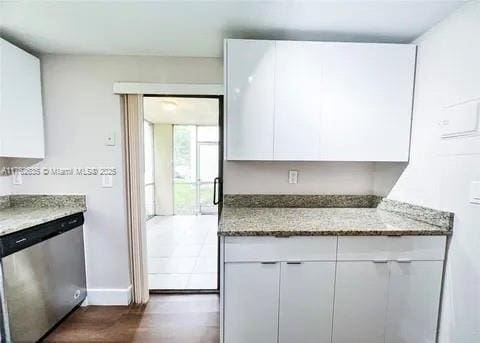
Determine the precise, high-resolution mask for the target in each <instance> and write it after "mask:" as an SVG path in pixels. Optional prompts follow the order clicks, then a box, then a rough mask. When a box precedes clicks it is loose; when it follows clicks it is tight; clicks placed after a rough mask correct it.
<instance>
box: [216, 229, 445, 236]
mask: <svg viewBox="0 0 480 343" xmlns="http://www.w3.org/2000/svg"><path fill="white" fill-rule="evenodd" d="M451 234H452V232H451V231H450V230H448V231H447V230H443V229H441V228H439V229H438V230H429V231H425V230H390V231H385V230H363V231H362V230H356V231H352V230H344V231H342V230H335V231H331V230H323V231H292V232H288V231H268V232H267V231H262V230H259V231H250V230H249V231H239V230H236V231H230V232H228V231H218V233H217V235H218V236H219V237H262V236H263V237H294V236H397V237H398V236H450V235H451Z"/></svg>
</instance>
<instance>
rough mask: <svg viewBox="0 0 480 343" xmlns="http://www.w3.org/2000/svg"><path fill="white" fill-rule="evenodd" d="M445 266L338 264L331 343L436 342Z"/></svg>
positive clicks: (439, 263) (437, 263)
mask: <svg viewBox="0 0 480 343" xmlns="http://www.w3.org/2000/svg"><path fill="white" fill-rule="evenodd" d="M442 269H443V262H442V261H410V260H400V261H385V260H380V261H339V262H338V263H337V277H336V288H335V306H334V313H335V317H334V321H333V339H332V342H333V343H353V342H355V343H377V342H378V343H380V342H381V343H412V342H415V343H434V342H435V336H436V330H437V318H438V309H439V301H440V288H441V284H442Z"/></svg>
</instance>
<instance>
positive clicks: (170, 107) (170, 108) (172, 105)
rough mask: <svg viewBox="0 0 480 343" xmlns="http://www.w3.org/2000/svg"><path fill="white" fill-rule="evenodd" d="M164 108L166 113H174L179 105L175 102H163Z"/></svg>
mask: <svg viewBox="0 0 480 343" xmlns="http://www.w3.org/2000/svg"><path fill="white" fill-rule="evenodd" d="M162 107H163V109H164V110H165V111H174V110H175V109H176V108H177V103H176V102H174V101H168V100H167V101H162Z"/></svg>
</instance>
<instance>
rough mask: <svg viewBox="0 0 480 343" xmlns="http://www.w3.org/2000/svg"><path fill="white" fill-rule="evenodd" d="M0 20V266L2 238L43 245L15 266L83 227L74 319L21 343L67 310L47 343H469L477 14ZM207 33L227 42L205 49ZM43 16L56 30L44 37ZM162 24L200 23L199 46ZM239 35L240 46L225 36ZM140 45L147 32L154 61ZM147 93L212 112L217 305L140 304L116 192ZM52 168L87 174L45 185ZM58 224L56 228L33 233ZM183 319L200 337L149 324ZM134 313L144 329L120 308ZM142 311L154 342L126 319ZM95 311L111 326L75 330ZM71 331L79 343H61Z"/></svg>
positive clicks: (127, 200)
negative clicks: (217, 133)
mask: <svg viewBox="0 0 480 343" xmlns="http://www.w3.org/2000/svg"><path fill="white" fill-rule="evenodd" d="M1 6H2V7H1V10H2V12H3V16H2V19H4V20H2V24H1V31H0V33H1V37H2V50H1V52H2V68H1V80H2V81H1V96H2V97H1V99H2V100H1V113H0V134H1V137H0V139H1V142H2V144H1V147H2V149H1V156H2V157H1V158H0V163H1V165H0V167H1V168H2V170H3V173H4V175H3V176H0V195H1V203H2V208H3V209H2V210H0V218H1V219H0V228H1V232H2V268H3V269H4V270H5V269H6V268H8V261H7V259H8V258H9V257H15V256H18V255H16V254H18V252H13V253H11V252H9V251H8V249H5V247H6V246H8V243H7V242H9V241H11V240H8V238H11V237H13V236H11V235H12V234H13V233H15V234H26V233H27V232H34V233H35V232H36V233H40V232H43V231H42V230H46V231H45V232H46V238H49V239H46V238H45V239H46V240H45V239H44V238H39V240H40V241H41V242H40V243H37V242H32V244H33V245H30V246H29V247H26V248H23V247H20V249H19V250H18V251H19V252H20V253H21V252H22V251H29V250H28V249H30V248H32V247H37V246H38V245H39V244H43V243H49V242H50V241H53V240H55V239H56V238H63V237H64V236H65V235H66V234H68V233H69V232H70V231H72V232H71V233H73V232H76V231H75V230H74V229H75V228H78V227H79V226H83V235H82V237H81V238H82V239H81V241H82V243H81V245H84V248H83V249H79V254H80V255H79V256H80V257H77V258H75V259H74V262H76V264H75V263H72V266H71V267H69V268H68V270H70V269H75V268H79V271H77V272H76V273H75V275H76V276H79V275H80V276H81V275H84V281H83V280H80V281H77V280H75V281H67V282H68V283H69V285H70V286H69V287H70V288H68V289H69V292H71V294H70V295H69V296H68V297H67V296H66V295H59V296H58V297H59V298H58V300H60V301H61V302H62V301H64V302H66V299H67V298H69V301H71V303H70V304H69V305H68V306H67V308H64V309H63V311H60V313H59V315H58V318H53V319H52V322H51V323H48V324H45V328H44V329H42V330H43V331H42V330H40V331H42V332H41V334H39V336H35V337H34V338H31V339H30V340H37V339H40V337H42V336H44V335H45V334H48V333H49V332H50V330H51V329H52V328H53V326H54V324H57V322H59V321H60V320H61V319H63V318H64V317H65V316H66V315H67V314H68V313H69V312H70V310H74V312H73V313H72V314H71V315H69V316H67V317H66V319H63V320H62V321H61V323H60V325H59V326H58V327H57V328H56V329H54V330H53V331H52V332H51V333H50V336H47V337H44V338H45V339H46V340H47V341H48V340H49V339H50V340H51V341H62V340H63V341H75V340H77V341H89V340H90V341H95V340H108V337H107V336H102V335H104V334H106V333H105V332H107V331H108V332H113V331H115V329H119V328H121V329H124V326H122V323H123V324H125V323H126V324H125V325H126V326H125V327H126V328H127V329H128V330H127V331H128V334H127V333H125V336H124V337H119V336H116V337H117V340H119V341H135V340H142V341H147V340H152V341H165V342H169V341H172V342H173V341H175V339H176V340H177V341H183V342H190V341H192V342H195V341H209V342H210V341H211V342H218V341H219V340H220V341H222V342H246V341H248V342H274V341H275V342H280V341H281V342H291V341H296V340H301V341H305V342H308V341H316V342H319V341H322V342H324V341H325V342H326V341H328V342H380V341H382V342H387V341H388V342H473V341H477V340H478V339H479V336H478V334H479V333H478V327H480V322H479V320H480V313H479V312H478V306H475V304H477V303H478V284H479V282H480V281H479V278H478V274H479V273H478V270H480V265H479V264H478V251H477V250H478V249H477V245H478V244H477V243H476V242H477V241H478V233H477V230H475V228H476V227H478V223H479V222H480V217H479V216H480V215H479V211H478V203H479V200H478V198H480V195H479V191H480V186H479V181H480V174H479V170H480V168H479V159H478V154H479V153H480V150H479V148H480V142H479V140H478V139H479V138H478V137H479V134H478V132H479V127H478V117H479V113H478V111H479V109H478V99H479V95H478V94H479V89H478V82H476V80H477V79H478V78H477V77H476V76H479V73H480V67H479V65H478V60H479V53H480V51H479V48H478V44H476V43H475V42H476V38H475V37H478V33H479V30H480V27H479V24H478V23H479V22H480V20H479V16H480V4H479V2H478V1H469V2H465V1H446V2H429V1H415V2H402V1H392V2H384V1H374V2H363V1H360V2H348V1H345V2H343V1H342V2H339V3H337V4H335V5H334V4H333V3H331V2H326V1H318V2H308V3H302V2H283V1H279V2H270V3H262V2H249V3H243V2H228V3H221V2H212V3H203V2H198V3H192V2H185V3H181V4H175V3H173V2H158V3H150V4H135V3H128V2H124V3H115V2H114V3H102V2H98V3H90V4H86V3H83V4H74V3H68V2H66V3H59V4H54V3H48V2H36V3H29V4H28V5H26V4H25V3H23V4H22V3H17V2H9V3H2V4H1ZM225 11H228V13H231V14H230V15H233V13H234V14H235V18H236V19H234V18H232V17H229V16H223V17H222V16H221V15H220V14H222V13H226V12H225ZM73 12H74V13H76V14H77V15H78V18H77V19H74V18H73V17H72V16H71V13H73ZM110 12H111V13H114V14H115V15H116V16H117V18H124V19H122V20H128V18H132V17H133V16H135V17H138V18H144V23H143V26H142V25H139V27H137V28H135V29H131V30H130V31H128V32H126V31H122V32H124V33H125V35H126V36H125V37H120V36H122V35H118V31H115V30H113V31H109V30H110V29H106V30H107V31H106V32H105V35H110V36H109V39H110V43H109V44H105V40H104V39H103V38H102V37H98V35H95V32H98V31H95V30H99V27H103V26H102V25H103V23H104V21H105V20H108V19H106V18H107V16H106V15H107V14H106V13H110ZM92 13H94V14H92ZM167 13H168V15H167ZM215 13H216V14H218V18H217V21H218V23H217V24H219V23H220V22H221V23H223V24H222V25H224V26H223V27H224V30H223V31H222V32H218V31H215V32H216V34H215V35H213V34H210V35H209V34H207V33H208V32H210V33H211V32H213V31H209V30H213V28H212V26H211V25H216V24H215V20H212V19H210V20H208V15H207V14H215ZM353 13H360V14H359V15H358V16H355V15H352V14H353ZM52 14H55V15H56V16H58V18H69V19H70V20H71V21H70V22H61V21H60V22H56V21H50V22H48V23H45V22H43V21H42V18H43V19H44V20H46V19H45V18H49V17H50V16H51V15H52ZM201 14H205V16H203V17H202V15H201ZM91 16H92V17H91ZM122 16H123V17H122ZM130 16H132V17H130ZM162 16H163V17H162ZM251 16H253V17H254V18H256V19H255V20H257V22H255V21H253V22H252V21H250V20H247V18H249V17H251ZM35 18H37V19H35ZM159 18H163V20H166V22H169V23H172V25H171V27H158V25H157V24H156V23H157V22H158V21H159ZM169 18H170V19H169ZM172 18H173V19H175V18H177V19H179V18H182V19H183V22H185V20H186V19H189V20H192V21H191V22H192V23H193V22H194V21H193V20H198V22H197V24H198V25H197V26H196V27H197V28H199V29H198V32H196V31H197V30H193V29H192V27H186V28H181V27H179V25H178V24H175V23H174V21H175V20H173V21H172ZM260 18H263V19H264V21H262V20H260ZM329 18H335V19H329ZM81 19H83V20H81ZM89 20H90V21H89ZM122 20H119V22H118V23H112V25H114V26H112V27H115V28H116V30H120V27H121V26H122V23H125V22H126V21H122ZM235 20H237V21H238V22H240V21H241V20H243V21H241V22H242V23H243V24H242V25H244V27H243V29H242V28H241V26H238V25H237V27H236V30H238V31H231V30H233V29H234V28H235ZM252 20H253V19H252ZM275 20H279V22H282V23H283V24H282V25H283V26H282V27H283V32H276V31H275V30H274V28H275V23H274V21H275ZM112 21H113V20H112ZM86 22H89V23H90V25H89V27H88V28H87V27H86V25H85V23H86ZM79 25H83V26H82V27H84V28H86V30H83V31H82V30H79ZM250 28H251V29H250ZM302 28H303V29H302ZM142 30H145V31H143V32H142ZM202 30H204V31H202ZM229 30H230V31H229ZM62 32H64V33H65V34H64V35H63V34H62ZM145 32H156V33H158V35H157V36H158V37H157V38H155V39H157V41H156V44H155V45H152V44H150V42H148V44H146V43H145V42H144V41H142V39H140V37H142V35H141V34H140V33H145ZM166 32H168V33H171V34H172V35H173V36H174V37H177V38H178V39H177V40H176V41H175V42H171V41H169V40H168V39H167V38H166V35H165V33H166ZM132 33H134V34H133V35H132ZM219 34H221V37H220V36H219ZM67 36H71V37H75V39H74V41H75V42H77V43H74V42H69V40H68V39H66V37H67ZM201 37H205V41H204V42H203V41H202V39H201ZM207 37H208V38H207ZM124 39H125V40H130V45H128V48H127V47H126V46H125V41H124ZM192 42H196V43H195V44H193V43H192ZM12 43H13V44H12ZM20 48H21V49H20ZM208 49H210V50H208ZM26 51H28V52H26ZM15 68H17V69H15ZM13 70H15V72H14V73H12V71H13ZM21 80H23V81H21ZM141 94H149V95H154V94H158V95H168V94H171V95H181V94H192V95H202V94H204V95H206V94H209V95H210V96H211V95H214V96H221V97H222V98H223V105H224V107H223V109H224V110H223V111H224V113H223V114H224V123H223V124H222V125H221V127H223V130H222V132H223V133H224V134H225V136H224V142H223V148H224V154H223V170H222V174H221V175H219V176H221V177H222V179H223V180H222V181H223V182H222V188H223V189H222V192H223V197H222V199H223V204H222V207H223V209H222V214H221V217H220V223H219V229H218V230H219V232H218V234H219V249H220V254H219V256H220V258H219V269H218V270H219V273H220V280H219V281H220V285H219V289H218V292H219V297H217V295H216V294H208V295H192V296H191V298H189V295H185V294H180V295H163V294H162V295H157V294H152V295H149V294H148V290H147V291H145V286H146V285H145V284H144V282H143V281H142V278H143V275H145V270H144V269H145V266H144V264H143V262H142V261H143V257H142V256H143V254H144V251H143V250H144V249H142V246H143V245H142V238H141V237H142V230H144V227H143V225H144V223H142V220H143V218H141V215H137V213H141V209H140V207H141V201H132V199H134V200H135V198H134V197H135V196H136V197H137V200H138V199H141V196H142V194H141V192H139V193H140V194H137V193H136V192H135V191H134V190H135V189H136V188H135V187H132V185H133V184H136V182H138V181H139V180H137V179H135V175H137V174H139V173H131V171H132V170H133V169H132V168H134V167H135V166H137V168H140V167H139V166H138V164H139V163H138V162H141V158H140V157H138V160H134V159H132V158H135V154H128V155H125V149H129V148H130V149H131V148H132V146H125V144H126V143H125V142H127V141H131V140H130V138H129V137H130V134H132V136H131V137H134V138H135V132H133V133H132V132H130V131H129V132H127V131H126V130H125V129H126V128H125V123H124V120H123V117H124V116H125V114H127V117H128V116H129V115H133V114H132V113H135V112H137V113H140V112H141V111H139V107H136V105H135V104H136V103H137V102H135V101H127V104H128V105H129V106H128V107H127V108H125V106H123V105H124V103H123V100H122V99H125V98H128V99H129V100H130V99H136V98H134V97H139V95H141ZM131 110H132V112H130V111H131ZM12 113H13V115H12ZM127 138H128V139H127ZM137 138H138V137H137ZM127 151H129V150H127ZM140 165H141V163H140ZM129 167H130V169H129ZM51 168H54V169H55V168H60V169H62V168H65V170H66V169H70V168H74V169H73V170H76V169H77V168H79V169H81V168H93V169H97V170H98V172H97V174H96V175H51V174H49V175H43V173H44V170H45V169H48V170H51ZM139 170H141V168H140V169H139ZM37 172H38V173H40V174H41V175H28V174H35V173H37ZM92 174H94V173H92ZM100 174H105V175H100ZM113 174H114V175H113ZM132 181H134V182H135V183H132ZM140 181H141V180H140ZM221 194H222V193H221ZM135 206H136V207H135ZM139 209H140V210H139ZM137 210H139V211H137ZM72 211H73V212H72ZM22 213H23V214H22ZM71 215H74V216H76V218H78V221H77V222H76V223H73V224H72V225H74V227H72V228H71V229H70V230H67V231H65V228H63V229H61V228H59V229H58V230H57V231H55V233H54V234H53V233H52V232H50V231H49V230H50V229H51V227H52V226H48V228H44V227H45V226H43V225H44V224H49V223H57V221H58V220H64V219H62V218H68V220H70V219H69V216H71ZM17 216H19V217H17ZM20 217H21V218H20ZM80 218H82V219H80ZM68 220H67V223H68ZM80 223H81V224H80ZM37 225H39V227H42V228H44V229H38V230H34V229H32V227H36V226H37ZM49 225H50V224H49ZM66 225H68V224H66ZM60 227H61V223H60ZM13 231H15V232H13ZM51 235H54V236H51ZM34 236H35V235H34ZM32 237H33V236H32ZM35 237H36V236H35ZM23 238H24V237H21V238H19V239H16V240H14V241H12V242H15V243H16V241H18V240H21V239H23ZM27 238H30V236H28V237H27ZM27 240H28V239H27ZM22 242H24V241H22ZM22 242H20V243H19V244H21V243H22ZM132 243H133V244H132ZM29 244H30V243H29ZM79 245H80V243H79V244H75V246H76V247H77V248H78V247H79ZM70 250H72V249H70ZM82 255H84V257H81V256H82ZM50 258H52V257H50ZM54 260H55V259H53V260H52V261H54ZM78 261H81V262H82V263H81V264H80V265H81V266H83V269H84V270H83V271H82V267H81V266H80V267H78ZM25 270H31V269H28V268H26V269H25ZM34 274H35V273H33V275H34ZM8 275H9V274H7V273H5V272H4V273H3V274H2V278H3V282H4V287H2V288H5V283H7V284H8V282H9V280H12V279H11V278H7V277H8ZM47 279H49V278H47ZM80 279H82V277H80ZM34 280H36V279H35V278H34ZM59 285H60V284H59ZM72 285H76V288H75V289H73V288H71V286H72ZM45 287H47V288H46V289H47V294H48V293H49V292H48V289H51V288H52V287H53V288H54V286H52V285H49V284H48V283H46V286H45ZM6 289H8V287H7V288H6ZM37 289H38V288H37ZM65 289H66V288H65ZM77 290H79V291H80V295H79V296H78V295H77V297H76V298H74V299H73V300H70V298H73V297H74V296H75V295H76V294H78V293H76V291H77ZM2 292H3V293H2V306H3V305H4V304H6V306H5V307H2V313H8V314H10V312H9V311H10V309H12V311H13V307H12V306H8V305H9V300H8V299H9V297H8V291H7V292H5V291H4V290H2ZM5 293H7V296H5ZM31 294H32V304H34V303H35V302H34V299H37V298H38V297H37V296H36V294H37V293H35V292H32V293H31ZM52 294H54V292H52ZM201 296H205V298H201ZM62 297H63V298H62ZM85 297H86V298H85ZM54 298H55V297H54ZM84 298H85V301H83V299H84ZM149 298H150V299H149ZM5 299H6V300H5ZM45 299H46V298H45ZM61 299H65V300H61ZM158 299H161V300H158ZM189 299H193V300H189ZM157 301H160V303H158V302H157ZM189 301H191V302H192V303H194V304H204V306H205V309H200V307H201V305H198V306H199V310H198V311H199V312H198V313H199V314H198V315H199V316H205V318H204V319H205V320H203V319H202V320H201V321H200V320H199V321H198V322H195V323H192V324H191V325H187V324H186V323H183V322H182V321H181V320H177V321H175V320H174V319H172V318H171V317H169V316H167V314H168V312H162V311H165V307H168V308H170V307H172V311H173V307H174V306H180V307H181V306H184V307H181V308H180V309H179V311H178V313H179V314H178V315H179V316H180V317H181V316H182V315H185V316H186V317H185V318H191V317H189V316H188V313H191V311H192V306H194V305H187V304H188V303H189ZM80 303H82V306H81V307H79V308H76V306H77V305H80ZM142 303H143V304H145V303H146V304H147V305H146V306H147V307H146V312H141V313H142V314H139V312H137V311H136V310H131V309H132V308H133V309H134V308H135V306H137V304H142ZM129 304H131V305H130V306H133V307H128V305H129ZM175 304H176V305H175ZM181 304H183V305H181ZM149 306H150V307H149ZM152 306H153V309H152ZM188 306H190V307H188ZM32 308H34V306H32ZM149 308H150V309H152V311H157V310H158V311H160V312H159V313H154V314H155V315H158V318H159V319H158V323H156V322H154V321H153V319H152V320H150V319H149V321H150V323H143V322H142V321H141V318H142V315H145V316H147V315H149V311H150V310H149ZM155 308H157V310H155ZM189 308H190V309H191V310H188V309H189ZM127 309H130V310H127ZM204 310H205V312H202V311H204ZM103 311H115V313H117V312H118V313H120V312H121V313H122V314H121V315H120V314H118V317H116V316H115V315H109V314H108V313H110V312H103ZM189 311H190V312H189ZM92 313H105V314H102V315H103V316H104V318H108V317H111V318H112V319H111V321H109V320H105V323H104V325H105V327H103V326H102V327H100V326H99V327H95V325H92V326H90V327H84V326H81V325H83V324H82V316H83V315H84V316H89V315H90V316H93V314H92ZM200 313H201V314H200ZM130 315H135V319H134V320H133V322H135V323H136V324H138V327H137V325H133V326H129V324H128V323H129V321H128V320H127V318H130V317H128V316H130ZM10 317H13V318H15V316H14V315H13V316H4V325H3V330H2V338H4V339H5V340H7V341H8V340H12V341H22V339H21V338H20V339H14V338H12V336H8V333H9V332H8V331H10V335H11V334H12V333H14V332H15V330H14V327H13V326H12V321H13V322H15V321H16V320H15V319H13V320H10V321H7V322H6V321H5V318H10ZM114 318H117V319H115V320H114ZM201 318H203V317H201ZM75 320H78V321H79V322H80V323H78V322H75ZM200 322H201V323H200ZM142 323H143V324H142ZM79 325H80V327H81V331H82V332H84V334H85V335H86V336H75V334H74V332H75V330H76V329H77V330H78V328H79ZM98 325H100V324H98ZM142 325H146V326H142ZM107 326H108V327H107ZM179 328H184V330H179ZM96 330H97V331H96ZM102 330H103V331H102ZM109 330H110V331H109ZM149 330H152V332H149ZM189 335H190V336H189ZM14 337H15V336H14ZM49 337H50V338H49ZM86 337H90V338H88V339H87V338H86ZM25 340H26V341H29V339H23V341H25Z"/></svg>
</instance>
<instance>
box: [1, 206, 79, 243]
mask: <svg viewBox="0 0 480 343" xmlns="http://www.w3.org/2000/svg"><path fill="white" fill-rule="evenodd" d="M50 209H55V210H58V211H59V212H58V213H56V214H53V215H48V216H45V217H41V218H39V219H37V220H33V221H29V222H28V223H25V224H23V225H19V226H16V227H10V228H5V229H2V230H1V231H0V237H3V236H6V235H9V234H12V233H16V232H20V231H23V230H27V229H30V228H32V227H35V226H37V225H41V224H45V223H48V222H51V221H54V220H57V219H60V218H63V217H68V216H70V215H72V214H76V213H85V212H87V208H86V207H52V208H50Z"/></svg>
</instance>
